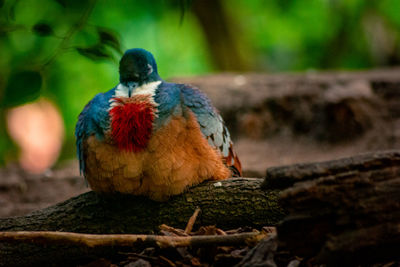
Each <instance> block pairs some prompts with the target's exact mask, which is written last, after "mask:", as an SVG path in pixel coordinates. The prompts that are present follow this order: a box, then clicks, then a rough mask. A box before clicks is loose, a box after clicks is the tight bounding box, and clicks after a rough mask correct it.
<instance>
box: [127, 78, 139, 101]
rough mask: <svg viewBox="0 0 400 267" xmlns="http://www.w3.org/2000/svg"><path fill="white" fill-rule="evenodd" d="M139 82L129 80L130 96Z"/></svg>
mask: <svg viewBox="0 0 400 267" xmlns="http://www.w3.org/2000/svg"><path fill="white" fill-rule="evenodd" d="M137 85H138V83H136V82H128V97H131V95H132V93H133V90H135V88H136V87H137Z"/></svg>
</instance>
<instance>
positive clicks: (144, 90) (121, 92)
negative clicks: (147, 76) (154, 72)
mask: <svg viewBox="0 0 400 267" xmlns="http://www.w3.org/2000/svg"><path fill="white" fill-rule="evenodd" d="M160 83H161V81H156V82H150V83H145V84H143V85H141V86H139V87H137V88H136V89H135V91H133V92H132V96H133V95H151V96H152V97H153V96H154V95H155V93H156V89H157V88H158V86H159V85H160ZM114 96H115V97H129V88H128V87H127V86H125V85H123V84H122V83H120V84H118V86H117V88H115V95H114Z"/></svg>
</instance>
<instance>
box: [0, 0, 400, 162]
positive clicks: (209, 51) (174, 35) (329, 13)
mask: <svg viewBox="0 0 400 267" xmlns="http://www.w3.org/2000/svg"><path fill="white" fill-rule="evenodd" d="M213 1H214V2H213ZM215 2H220V3H221V4H222V7H223V11H224V12H225V13H226V14H227V16H226V17H225V18H224V19H221V21H220V22H219V23H220V24H223V26H225V28H226V29H228V30H229V31H230V32H231V33H232V34H233V35H234V38H233V41H232V42H237V43H238V44H239V45H238V47H240V51H239V52H235V50H232V52H231V53H242V54H243V55H244V56H245V59H246V61H247V62H248V63H249V64H247V65H246V68H245V69H246V70H248V71H252V70H256V71H292V70H308V69H338V68H339V69H360V68H371V67H376V66H391V65H398V64H399V62H400V34H399V32H400V16H399V15H398V12H399V10H400V1H399V0H380V1H372V0H371V1H370V0H312V1H300V0H268V1H267V0H249V1H241V0H221V1H217V0H207V1H206V0H204V1H203V0H193V1H186V0H182V1H166V0H164V1H162V0H158V1H157V0H156V1H145V0H131V1H128V0H119V1H105V0H103V1H95V0H87V1H77V0H41V1H37V0H0V103H1V106H0V155H1V157H0V161H1V160H3V161H4V159H7V158H13V157H15V155H16V153H15V152H16V149H15V147H14V146H13V145H12V143H11V141H10V139H9V137H8V135H7V133H6V130H5V126H4V125H5V117H4V116H5V112H6V109H7V108H10V107H13V106H16V105H20V104H23V103H26V102H28V101H33V100H35V99H36V98H38V97H39V96H44V97H46V98H48V99H50V100H52V101H53V102H54V103H56V104H57V106H58V107H59V110H60V111H61V113H62V116H63V119H64V123H65V128H66V141H65V145H64V148H65V149H64V152H63V157H71V156H72V155H74V153H75V150H74V145H73V144H74V137H73V133H74V126H75V123H76V120H77V116H78V114H79V112H80V111H81V110H82V109H83V107H84V105H85V104H86V103H87V102H88V101H89V100H90V99H91V98H92V97H93V96H94V95H95V94H96V93H98V92H104V91H106V90H109V89H110V88H112V87H113V86H115V85H116V84H117V83H118V77H119V76H118V60H119V58H120V56H121V54H122V53H123V51H124V50H126V49H128V48H133V47H142V48H145V49H147V50H149V51H151V52H152V53H153V54H154V55H155V57H156V59H157V62H158V65H159V73H160V75H161V77H164V78H165V79H168V77H172V76H182V75H197V74H204V73H208V72H215V71H218V70H219V69H218V66H219V65H218V64H216V62H215V60H216V59H219V57H218V55H216V54H215V52H213V51H217V50H216V49H213V47H214V46H216V45H218V44H217V42H213V40H210V39H207V38H206V37H205V36H207V33H208V32H211V31H218V29H219V28H221V27H213V25H211V26H210V25H208V24H207V23H204V21H203V23H201V22H202V21H201V20H202V19H203V20H204V16H203V17H202V16H200V15H199V13H196V12H192V9H191V6H192V5H208V9H206V10H207V12H210V13H212V12H215V10H216V9H214V8H213V5H214V4H215ZM182 10H185V12H184V13H182ZM196 10H199V9H196ZM206 15H207V14H206ZM205 17H206V16H205ZM217 17H219V14H217ZM221 17H223V16H221ZM207 25H208V26H207ZM214 26H215V25H214ZM217 26H219V25H217ZM222 28H224V27H222ZM208 36H219V35H218V32H216V35H215V34H214V35H208ZM220 36H223V35H222V34H221V35H220ZM225 45H226V50H228V51H230V50H229V47H230V46H231V45H232V44H230V43H228V42H227V43H226V44H225ZM213 53H214V54H213ZM232 56H234V55H232ZM231 70H233V71H234V70H235V69H231ZM241 70H243V68H241Z"/></svg>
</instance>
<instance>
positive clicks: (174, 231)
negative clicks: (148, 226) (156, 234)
mask: <svg viewBox="0 0 400 267" xmlns="http://www.w3.org/2000/svg"><path fill="white" fill-rule="evenodd" d="M160 230H161V231H165V232H169V233H171V234H174V235H176V236H189V235H188V234H186V233H185V232H184V231H183V230H181V229H176V228H174V227H171V226H168V225H166V224H161V225H160Z"/></svg>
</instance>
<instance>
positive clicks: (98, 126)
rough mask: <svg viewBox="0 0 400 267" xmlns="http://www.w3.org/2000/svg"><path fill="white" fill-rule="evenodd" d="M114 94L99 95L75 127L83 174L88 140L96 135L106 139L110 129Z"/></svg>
mask: <svg viewBox="0 0 400 267" xmlns="http://www.w3.org/2000/svg"><path fill="white" fill-rule="evenodd" d="M112 94H113V93H112V92H111V90H110V91H109V92H107V93H104V94H103V93H100V94H97V95H96V96H95V97H94V98H93V99H92V100H90V102H89V103H87V104H86V106H85V108H84V109H83V110H82V112H81V113H80V114H79V117H78V122H77V123H76V127H75V137H76V147H77V154H78V159H79V169H80V172H81V174H82V173H83V174H84V173H85V157H86V155H85V149H84V142H85V141H86V139H87V138H88V137H89V136H91V135H95V136H96V137H97V138H98V139H99V140H102V139H103V138H104V133H105V132H106V131H107V129H109V125H110V120H109V113H108V109H109V100H110V98H111V95H112Z"/></svg>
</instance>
